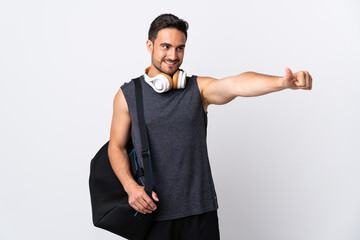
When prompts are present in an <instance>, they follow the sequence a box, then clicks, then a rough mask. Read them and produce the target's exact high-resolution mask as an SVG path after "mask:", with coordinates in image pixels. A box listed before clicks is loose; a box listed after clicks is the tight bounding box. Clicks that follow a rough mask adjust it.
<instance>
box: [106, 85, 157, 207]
mask: <svg viewBox="0 0 360 240" xmlns="http://www.w3.org/2000/svg"><path fill="white" fill-rule="evenodd" d="M130 124H131V119H130V114H129V109H128V106H127V103H126V100H125V97H124V94H123V93H122V90H121V89H119V91H118V92H117V94H116V95H115V98H114V108H113V117H112V123H111V131H110V142H109V148H108V154H109V158H110V163H111V166H112V168H113V170H114V173H115V174H116V176H117V177H118V179H119V181H120V182H121V184H122V185H123V187H124V189H125V191H126V192H127V194H128V195H129V204H130V205H131V206H132V207H133V208H134V209H135V210H136V211H139V212H141V213H150V212H151V211H154V210H155V209H156V205H155V203H154V202H153V201H152V200H151V198H150V197H149V196H148V195H147V194H146V192H145V190H144V187H143V186H140V185H139V184H137V182H136V181H135V180H134V178H133V177H132V175H131V171H130V163H129V159H128V155H127V151H126V144H127V141H128V139H129V131H130ZM152 197H153V198H154V199H155V200H157V201H158V198H157V196H156V194H155V193H153V196H152Z"/></svg>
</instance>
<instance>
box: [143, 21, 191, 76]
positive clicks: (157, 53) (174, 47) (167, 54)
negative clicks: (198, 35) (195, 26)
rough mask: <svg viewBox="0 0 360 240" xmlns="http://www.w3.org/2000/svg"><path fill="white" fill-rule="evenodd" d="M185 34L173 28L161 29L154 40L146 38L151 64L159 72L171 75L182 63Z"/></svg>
mask: <svg viewBox="0 0 360 240" xmlns="http://www.w3.org/2000/svg"><path fill="white" fill-rule="evenodd" d="M185 43H186V36H185V34H184V33H183V32H181V31H179V30H177V29H175V28H163V29H161V30H160V31H159V32H158V34H157V37H156V39H155V41H154V42H152V41H150V40H147V42H146V45H147V48H148V51H149V52H150V54H151V64H152V65H153V66H154V67H155V69H156V70H157V71H159V72H162V73H165V74H168V75H172V74H174V73H175V72H176V71H177V70H178V69H179V67H180V65H181V64H182V61H183V58H184V50H185Z"/></svg>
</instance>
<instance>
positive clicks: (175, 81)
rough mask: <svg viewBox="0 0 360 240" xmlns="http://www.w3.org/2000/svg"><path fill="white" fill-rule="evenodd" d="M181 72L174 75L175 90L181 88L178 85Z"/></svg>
mask: <svg viewBox="0 0 360 240" xmlns="http://www.w3.org/2000/svg"><path fill="white" fill-rule="evenodd" d="M179 72H180V71H179V70H177V71H176V72H175V73H174V75H173V78H172V80H173V81H174V88H175V89H178V88H179V85H178V82H179Z"/></svg>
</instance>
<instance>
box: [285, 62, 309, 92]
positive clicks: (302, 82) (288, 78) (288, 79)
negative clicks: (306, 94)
mask: <svg viewBox="0 0 360 240" xmlns="http://www.w3.org/2000/svg"><path fill="white" fill-rule="evenodd" d="M285 72H286V75H285V76H284V77H283V78H282V86H283V87H284V88H290V89H293V90H297V89H303V90H311V88H312V77H311V75H310V74H309V72H307V71H299V72H296V73H292V71H291V70H290V68H288V67H287V68H285Z"/></svg>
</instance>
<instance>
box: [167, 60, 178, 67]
mask: <svg viewBox="0 0 360 240" xmlns="http://www.w3.org/2000/svg"><path fill="white" fill-rule="evenodd" d="M164 62H165V63H166V65H168V66H169V67H173V66H175V65H176V64H177V63H178V61H171V60H164Z"/></svg>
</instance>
